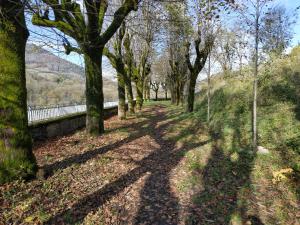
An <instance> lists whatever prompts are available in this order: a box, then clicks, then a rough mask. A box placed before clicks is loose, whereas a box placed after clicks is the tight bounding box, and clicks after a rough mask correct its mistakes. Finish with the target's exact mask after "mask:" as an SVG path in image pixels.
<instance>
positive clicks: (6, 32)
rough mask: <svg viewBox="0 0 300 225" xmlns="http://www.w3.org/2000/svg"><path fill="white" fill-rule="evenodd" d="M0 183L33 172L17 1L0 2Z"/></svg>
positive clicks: (20, 7)
mask: <svg viewBox="0 0 300 225" xmlns="http://www.w3.org/2000/svg"><path fill="white" fill-rule="evenodd" d="M0 12H1V13H0V85H1V88H0V96H1V97H0V183H4V182H7V181H10V180H12V179H16V178H28V177H32V176H34V175H35V173H36V170H37V165H36V161H35V158H34V155H33V153H32V141H31V136H30V132H29V129H28V118H27V92H26V77H25V47H26V41H27V38H28V35H29V33H28V30H27V29H26V24H25V19H24V7H23V5H22V2H21V1H18V0H12V1H5V0H4V1H1V2H0Z"/></svg>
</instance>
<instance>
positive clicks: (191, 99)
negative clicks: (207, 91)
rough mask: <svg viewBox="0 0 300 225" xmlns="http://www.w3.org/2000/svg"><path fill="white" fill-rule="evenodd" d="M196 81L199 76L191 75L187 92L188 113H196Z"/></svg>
mask: <svg viewBox="0 0 300 225" xmlns="http://www.w3.org/2000/svg"><path fill="white" fill-rule="evenodd" d="M196 79H197V74H196V75H195V74H191V77H190V79H189V81H188V86H187V91H188V96H187V104H186V111H187V112H193V111H194V100H195V87H196Z"/></svg>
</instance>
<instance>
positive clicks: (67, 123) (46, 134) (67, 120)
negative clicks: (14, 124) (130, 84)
mask: <svg viewBox="0 0 300 225" xmlns="http://www.w3.org/2000/svg"><path fill="white" fill-rule="evenodd" d="M117 113H118V107H117V106H115V107H110V108H106V109H104V119H108V118H110V117H112V116H114V115H117ZM85 120H86V113H77V114H72V115H68V116H64V117H59V118H55V119H51V120H46V121H41V122H37V123H33V124H31V125H29V128H30V131H31V135H32V138H33V140H34V141H40V140H45V139H48V138H53V137H57V136H63V135H67V134H70V133H73V132H74V131H76V130H78V129H80V128H83V127H85Z"/></svg>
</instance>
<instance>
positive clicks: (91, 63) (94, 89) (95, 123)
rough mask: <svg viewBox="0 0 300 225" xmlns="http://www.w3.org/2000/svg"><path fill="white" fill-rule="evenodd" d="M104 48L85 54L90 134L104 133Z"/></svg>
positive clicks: (87, 122) (88, 127) (87, 120)
mask: <svg viewBox="0 0 300 225" xmlns="http://www.w3.org/2000/svg"><path fill="white" fill-rule="evenodd" d="M102 52H103V48H98V49H90V51H88V52H86V53H85V54H84V62H85V76H86V107H87V117H86V129H87V132H88V133H90V134H94V135H98V134H102V133H104V122H103V102H104V101H103V100H104V98H103V89H102V86H103V81H102Z"/></svg>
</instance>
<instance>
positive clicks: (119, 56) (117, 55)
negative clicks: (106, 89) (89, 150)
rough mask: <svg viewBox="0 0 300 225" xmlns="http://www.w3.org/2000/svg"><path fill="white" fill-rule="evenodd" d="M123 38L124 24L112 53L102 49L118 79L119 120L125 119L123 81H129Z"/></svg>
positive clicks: (118, 33)
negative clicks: (124, 57)
mask: <svg viewBox="0 0 300 225" xmlns="http://www.w3.org/2000/svg"><path fill="white" fill-rule="evenodd" d="M124 36H125V23H123V24H122V26H121V27H120V29H119V32H117V35H116V37H115V40H114V42H113V49H114V52H113V51H110V50H109V48H108V47H105V48H104V51H103V54H104V55H105V56H106V57H107V58H108V59H109V61H110V63H111V65H112V66H113V67H114V68H115V69H116V71H117V78H118V117H119V119H125V118H126V97H125V80H127V79H129V78H128V77H127V76H128V75H127V71H126V69H125V63H124V62H123V53H122V43H123V38H124Z"/></svg>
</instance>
